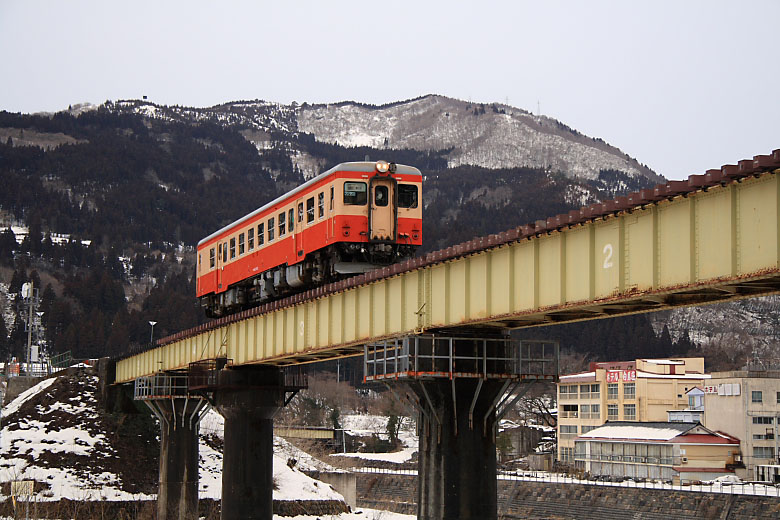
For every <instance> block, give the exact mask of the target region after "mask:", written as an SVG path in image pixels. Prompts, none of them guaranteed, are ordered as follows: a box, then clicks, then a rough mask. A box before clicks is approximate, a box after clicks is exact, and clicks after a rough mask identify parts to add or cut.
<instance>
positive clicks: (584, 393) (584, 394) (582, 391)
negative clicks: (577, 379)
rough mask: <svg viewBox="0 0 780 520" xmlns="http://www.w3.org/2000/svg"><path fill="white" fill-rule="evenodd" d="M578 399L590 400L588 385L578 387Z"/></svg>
mask: <svg viewBox="0 0 780 520" xmlns="http://www.w3.org/2000/svg"><path fill="white" fill-rule="evenodd" d="M580 397H582V398H583V399H590V385H580Z"/></svg>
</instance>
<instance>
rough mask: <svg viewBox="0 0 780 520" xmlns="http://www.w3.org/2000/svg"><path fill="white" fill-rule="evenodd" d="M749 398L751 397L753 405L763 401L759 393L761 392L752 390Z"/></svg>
mask: <svg viewBox="0 0 780 520" xmlns="http://www.w3.org/2000/svg"><path fill="white" fill-rule="evenodd" d="M751 396H752V401H753V402H754V403H760V402H763V400H764V399H763V393H762V392H761V390H753V391H752V392H751Z"/></svg>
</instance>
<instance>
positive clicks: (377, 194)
mask: <svg viewBox="0 0 780 520" xmlns="http://www.w3.org/2000/svg"><path fill="white" fill-rule="evenodd" d="M388 193H389V191H388V190H387V186H377V187H376V188H374V204H376V205H377V206H387V203H388Z"/></svg>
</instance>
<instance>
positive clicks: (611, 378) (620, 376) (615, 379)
mask: <svg viewBox="0 0 780 520" xmlns="http://www.w3.org/2000/svg"><path fill="white" fill-rule="evenodd" d="M620 381H623V382H624V383H631V382H633V381H636V370H609V371H607V383H619V382H620Z"/></svg>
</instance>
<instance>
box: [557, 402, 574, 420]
mask: <svg viewBox="0 0 780 520" xmlns="http://www.w3.org/2000/svg"><path fill="white" fill-rule="evenodd" d="M561 408H562V409H561V411H560V416H561V417H572V418H576V417H577V411H578V407H577V405H576V404H564V405H563V406H562V407H561Z"/></svg>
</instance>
